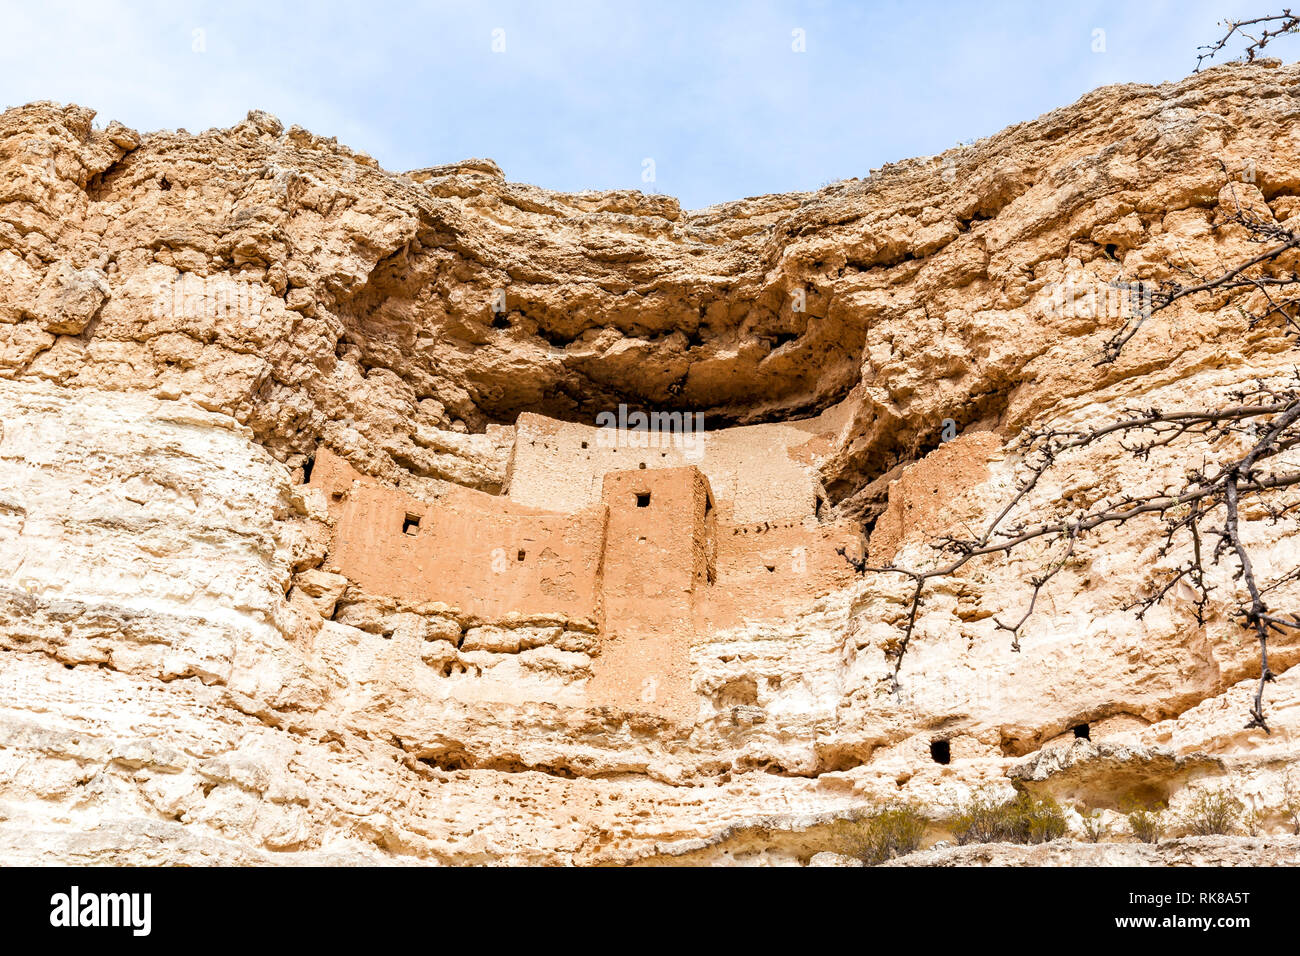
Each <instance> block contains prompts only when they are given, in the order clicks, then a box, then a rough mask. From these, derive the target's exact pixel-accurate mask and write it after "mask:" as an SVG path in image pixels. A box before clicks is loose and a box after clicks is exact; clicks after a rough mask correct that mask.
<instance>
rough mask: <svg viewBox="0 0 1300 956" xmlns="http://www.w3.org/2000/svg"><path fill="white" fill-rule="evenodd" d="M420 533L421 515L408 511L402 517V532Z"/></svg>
mask: <svg viewBox="0 0 1300 956" xmlns="http://www.w3.org/2000/svg"><path fill="white" fill-rule="evenodd" d="M419 533H420V516H419V515H413V514H410V513H408V514H407V515H406V517H405V518H403V519H402V534H410V535H416V534H419Z"/></svg>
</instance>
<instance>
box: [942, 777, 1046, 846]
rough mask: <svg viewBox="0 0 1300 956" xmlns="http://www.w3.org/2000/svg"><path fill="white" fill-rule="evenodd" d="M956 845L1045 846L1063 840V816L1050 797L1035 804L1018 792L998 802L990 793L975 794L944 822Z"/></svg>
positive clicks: (1022, 792)
mask: <svg viewBox="0 0 1300 956" xmlns="http://www.w3.org/2000/svg"><path fill="white" fill-rule="evenodd" d="M948 828H949V829H950V830H952V835H953V839H955V840H956V841H957V843H958V845H965V844H968V843H1046V842H1048V841H1049V840H1055V839H1058V838H1059V837H1062V836H1065V834H1066V831H1067V830H1068V829H1069V828H1068V826H1067V824H1066V822H1065V812H1064V811H1063V810H1062V809H1061V806H1060V804H1058V803H1057V802H1056V801H1055V800H1053V799H1052V798H1051V797H1044V798H1043V799H1041V800H1035V799H1034V798H1033V797H1031V796H1030V795H1029V794H1028V793H1025V792H1024V791H1021V792H1019V793H1017V794H1016V796H1015V798H1014V799H1012V800H1009V801H1002V802H999V801H998V799H997V797H996V796H995V795H994V793H992V792H990V791H988V790H979V791H976V792H975V793H974V794H972V795H971V797H970V799H969V800H967V801H966V802H965V803H963V804H959V805H958V807H957V810H956V812H955V813H954V814H953V816H952V817H951V818H950V819H949V821H948Z"/></svg>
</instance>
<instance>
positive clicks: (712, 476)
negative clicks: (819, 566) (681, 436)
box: [505, 406, 843, 524]
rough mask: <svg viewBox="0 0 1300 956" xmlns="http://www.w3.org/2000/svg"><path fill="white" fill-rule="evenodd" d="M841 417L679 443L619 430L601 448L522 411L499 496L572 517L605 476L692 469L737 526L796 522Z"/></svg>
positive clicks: (583, 433) (580, 431)
mask: <svg viewBox="0 0 1300 956" xmlns="http://www.w3.org/2000/svg"><path fill="white" fill-rule="evenodd" d="M842 419H843V412H842V410H841V409H840V408H839V407H838V406H837V407H836V408H833V409H829V410H828V411H826V412H824V413H823V414H822V415H819V416H818V417H817V418H810V419H808V420H806V421H801V422H790V423H784V424H763V425H742V426H738V427H735V428H724V429H719V430H717V431H708V432H701V433H698V434H695V435H692V436H690V438H689V439H688V440H686V441H683V442H677V441H673V440H671V439H668V438H666V437H661V436H660V437H659V438H658V441H654V439H655V438H656V436H652V435H650V434H646V433H641V434H638V433H636V432H629V431H624V432H621V433H620V440H619V441H618V442H616V443H609V439H610V437H611V435H610V433H608V432H607V430H605V429H600V428H596V427H594V426H591V425H582V424H577V423H573V422H560V421H555V420H554V419H550V418H546V417H544V416H541V415H535V414H532V413H524V414H522V415H520V416H519V419H518V421H517V422H516V423H515V449H514V454H513V455H512V457H511V461H510V465H509V467H508V470H507V475H506V485H505V493H507V494H508V495H509V496H510V498H511V500H513V501H516V502H519V503H520V504H526V505H531V506H533V507H537V508H545V509H547V510H552V511H576V510H578V509H580V508H584V507H588V506H590V505H592V504H594V503H596V502H597V501H599V500H600V495H601V489H602V482H603V479H604V476H605V475H606V474H608V473H609V472H612V471H621V470H625V469H636V468H640V467H641V466H642V465H644V466H645V467H646V468H680V467H684V466H687V465H695V466H696V467H698V468H699V469H700V471H702V472H703V473H704V475H705V476H706V477H707V478H708V480H709V484H710V486H711V488H712V490H713V494H714V496H715V499H716V501H717V503H718V508H719V510H720V517H722V518H725V519H726V520H729V521H733V522H737V523H741V524H745V523H753V522H762V521H790V520H799V519H802V518H804V517H809V516H812V515H814V514H815V513H816V504H817V482H816V479H815V478H814V477H813V473H812V469H811V467H810V466H811V465H812V464H813V463H814V462H815V461H816V459H817V457H818V456H819V455H820V454H821V453H823V452H824V451H825V450H827V449H828V448H829V446H830V438H831V437H833V436H834V434H835V432H836V431H837V430H838V429H839V427H841V425H842ZM602 432H606V434H604V435H602V434H601V433H602ZM602 438H603V439H604V441H602ZM637 441H644V442H645V443H646V444H647V445H648V447H639V446H638V445H637V444H634V442H637Z"/></svg>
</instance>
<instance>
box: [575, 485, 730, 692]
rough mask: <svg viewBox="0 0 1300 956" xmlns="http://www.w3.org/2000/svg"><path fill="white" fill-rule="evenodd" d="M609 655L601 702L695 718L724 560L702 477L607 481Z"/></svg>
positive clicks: (605, 649) (596, 687)
mask: <svg viewBox="0 0 1300 956" xmlns="http://www.w3.org/2000/svg"><path fill="white" fill-rule="evenodd" d="M602 500H603V501H604V503H605V506H606V507H607V508H608V509H609V519H608V523H607V525H606V532H605V563H604V579H603V597H604V614H603V621H602V627H601V630H602V633H603V641H602V652H601V657H600V659H599V661H598V662H597V666H596V668H595V676H594V677H593V679H592V683H591V687H590V688H589V695H590V697H591V698H592V700H593V702H597V703H610V704H615V705H619V706H623V707H632V708H634V709H642V710H644V709H653V710H659V711H666V712H669V713H675V714H679V715H681V716H689V710H690V706H691V702H692V701H693V699H694V698H693V694H692V692H691V685H690V645H691V641H692V639H693V637H694V636H695V633H696V631H697V628H698V626H699V624H700V623H701V622H702V619H703V602H704V600H705V599H706V596H707V594H708V592H709V591H710V590H711V583H712V579H713V577H714V561H715V557H714V556H715V552H716V520H715V519H716V509H715V508H714V507H713V497H712V493H711V492H710V490H709V483H708V480H707V479H706V478H705V477H704V476H703V475H702V474H701V473H700V472H699V470H698V469H696V468H694V467H691V466H688V467H683V468H664V469H651V468H647V469H644V470H642V469H637V470H633V471H620V472H614V473H611V474H607V475H605V476H604V479H603V481H602Z"/></svg>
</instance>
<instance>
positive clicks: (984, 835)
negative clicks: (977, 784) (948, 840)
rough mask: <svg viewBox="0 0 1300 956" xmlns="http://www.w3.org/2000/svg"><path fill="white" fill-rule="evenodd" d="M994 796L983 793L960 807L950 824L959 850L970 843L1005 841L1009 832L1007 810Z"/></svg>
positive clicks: (976, 793) (984, 790)
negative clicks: (959, 847)
mask: <svg viewBox="0 0 1300 956" xmlns="http://www.w3.org/2000/svg"><path fill="white" fill-rule="evenodd" d="M1007 806H1009V804H1007V803H1004V802H1002V801H1000V800H998V798H997V796H996V795H995V793H994V792H993V791H991V790H988V789H980V790H977V791H975V792H974V793H972V794H971V795H970V798H969V799H968V800H966V801H965V802H964V803H960V804H958V805H957V808H956V810H955V812H954V813H953V815H952V817H951V818H950V819H949V821H948V828H949V829H950V830H952V836H953V839H954V840H956V841H957V845H958V846H965V845H966V844H968V843H997V842H999V841H1001V840H1004V839H1006V833H1007V831H1008V826H1007V819H1006V818H1007V812H1006V807H1007Z"/></svg>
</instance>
